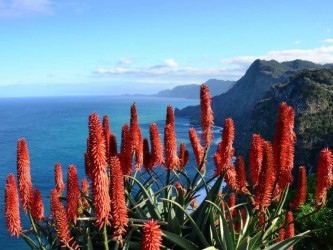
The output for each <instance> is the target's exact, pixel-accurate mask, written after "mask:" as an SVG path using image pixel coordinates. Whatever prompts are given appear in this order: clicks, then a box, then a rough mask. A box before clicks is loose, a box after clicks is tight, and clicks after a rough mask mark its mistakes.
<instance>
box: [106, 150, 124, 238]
mask: <svg viewBox="0 0 333 250" xmlns="http://www.w3.org/2000/svg"><path fill="white" fill-rule="evenodd" d="M110 163H111V167H110V180H111V183H110V196H111V213H112V225H113V227H114V228H115V229H116V232H115V233H114V236H121V235H123V234H124V233H126V229H125V227H127V223H128V214H127V208H126V202H125V191H124V182H123V176H122V173H121V169H120V162H119V158H118V157H117V156H115V157H111V158H110Z"/></svg>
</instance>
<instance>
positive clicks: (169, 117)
mask: <svg viewBox="0 0 333 250" xmlns="http://www.w3.org/2000/svg"><path fill="white" fill-rule="evenodd" d="M165 123H166V124H170V125H171V127H172V128H174V127H175V115H174V113H173V108H172V106H171V105H168V107H167V115H166V121H165Z"/></svg>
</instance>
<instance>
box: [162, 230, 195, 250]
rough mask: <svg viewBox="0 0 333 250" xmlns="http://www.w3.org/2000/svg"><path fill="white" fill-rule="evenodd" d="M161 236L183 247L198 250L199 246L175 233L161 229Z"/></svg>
mask: <svg viewBox="0 0 333 250" xmlns="http://www.w3.org/2000/svg"><path fill="white" fill-rule="evenodd" d="M162 236H163V237H164V238H165V239H167V240H169V241H171V242H172V243H174V244H176V245H177V246H179V247H181V248H183V249H186V250H200V248H199V247H198V246H197V245H195V244H194V243H193V242H191V241H189V240H187V239H186V238H184V237H182V236H179V235H177V234H174V233H171V232H168V231H164V230H162Z"/></svg>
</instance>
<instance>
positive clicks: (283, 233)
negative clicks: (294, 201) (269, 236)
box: [276, 224, 285, 242]
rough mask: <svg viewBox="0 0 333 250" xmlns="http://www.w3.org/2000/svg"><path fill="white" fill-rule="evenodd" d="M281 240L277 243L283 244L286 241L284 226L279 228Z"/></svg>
mask: <svg viewBox="0 0 333 250" xmlns="http://www.w3.org/2000/svg"><path fill="white" fill-rule="evenodd" d="M279 228H280V229H279V238H278V239H277V240H276V242H281V241H284V236H285V230H284V227H283V225H282V224H280V226H279Z"/></svg>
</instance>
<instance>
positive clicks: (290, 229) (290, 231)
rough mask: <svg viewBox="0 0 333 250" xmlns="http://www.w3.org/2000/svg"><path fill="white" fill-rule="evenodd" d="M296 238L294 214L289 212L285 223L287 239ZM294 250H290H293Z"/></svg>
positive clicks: (290, 249)
mask: <svg viewBox="0 0 333 250" xmlns="http://www.w3.org/2000/svg"><path fill="white" fill-rule="evenodd" d="M294 236H295V229H294V215H293V212H291V211H288V213H287V215H286V222H285V239H289V238H291V237H294ZM292 249H293V248H292V247H291V248H289V250H292Z"/></svg>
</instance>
